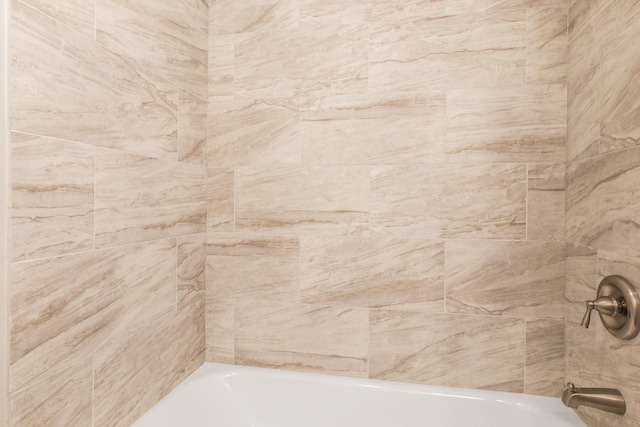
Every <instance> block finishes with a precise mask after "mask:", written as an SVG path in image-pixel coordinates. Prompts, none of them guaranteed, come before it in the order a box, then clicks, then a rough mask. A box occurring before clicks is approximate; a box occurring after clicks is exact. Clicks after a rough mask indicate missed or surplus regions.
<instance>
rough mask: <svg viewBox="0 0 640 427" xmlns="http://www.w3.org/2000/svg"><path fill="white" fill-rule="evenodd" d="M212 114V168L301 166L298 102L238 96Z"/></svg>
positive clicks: (210, 165) (210, 141) (213, 108)
mask: <svg viewBox="0 0 640 427" xmlns="http://www.w3.org/2000/svg"><path fill="white" fill-rule="evenodd" d="M209 112H210V117H209V152H208V163H207V164H208V165H209V167H230V166H261V165H287V164H289V165H291V164H294V165H295V164H299V163H300V102H299V100H298V99H279V100H273V101H269V100H255V99H249V98H242V97H237V98H236V100H235V102H231V103H220V104H214V105H212V106H211V108H210V110H209Z"/></svg>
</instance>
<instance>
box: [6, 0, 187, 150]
mask: <svg viewBox="0 0 640 427" xmlns="http://www.w3.org/2000/svg"><path fill="white" fill-rule="evenodd" d="M11 12H12V18H11V19H12V29H11V37H10V38H9V42H10V45H11V46H10V51H11V66H10V77H11V78H10V79H9V81H10V87H9V96H10V99H11V102H10V111H9V114H10V125H11V129H12V130H15V131H22V132H26V133H32V134H37V135H45V136H49V137H54V138H61V139H66V140H71V141H77V142H84V143H87V144H93V145H98V146H102V147H108V148H115V149H119V150H127V151H131V152H134V153H140V154H145V155H148V156H153V157H162V158H168V159H174V160H175V158H176V150H177V142H176V133H177V118H176V115H177V112H176V108H177V107H176V105H177V101H178V99H177V91H176V90H175V87H174V86H173V85H171V84H169V83H168V82H166V81H165V82H160V81H158V82H156V83H155V84H151V83H150V82H149V81H148V80H145V79H144V78H142V77H141V76H140V75H139V74H137V73H136V72H135V71H134V70H133V69H132V68H131V64H130V63H128V62H127V61H125V60H124V59H123V58H122V57H120V56H118V55H116V54H114V53H112V52H111V51H109V50H108V49H105V48H104V47H102V46H101V45H99V44H98V43H96V42H95V41H93V40H92V39H89V38H87V37H84V36H81V35H79V34H78V33H76V32H75V31H73V30H71V29H69V28H68V27H66V26H64V25H63V24H60V23H59V22H56V21H55V20H53V19H51V18H50V17H48V16H45V15H43V14H41V13H39V12H37V11H35V10H34V9H31V8H30V7H27V6H25V5H24V4H22V3H21V2H19V1H15V2H12V8H11Z"/></svg>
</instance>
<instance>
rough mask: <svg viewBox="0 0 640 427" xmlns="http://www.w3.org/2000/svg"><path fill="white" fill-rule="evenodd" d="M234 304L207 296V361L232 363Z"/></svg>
mask: <svg viewBox="0 0 640 427" xmlns="http://www.w3.org/2000/svg"><path fill="white" fill-rule="evenodd" d="M234 319H235V316H234V304H233V302H232V301H226V300H217V299H211V298H207V301H206V325H207V330H206V336H207V353H206V357H207V362H217V363H234V335H235V322H234Z"/></svg>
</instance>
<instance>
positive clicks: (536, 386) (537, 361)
mask: <svg viewBox="0 0 640 427" xmlns="http://www.w3.org/2000/svg"><path fill="white" fill-rule="evenodd" d="M561 309H562V308H561ZM526 329H527V331H526V334H527V335H526V340H527V353H526V365H525V382H524V392H525V393H527V394H540V395H543V396H554V397H561V396H562V392H563V390H564V385H565V382H564V372H565V369H564V357H565V350H564V345H565V339H564V336H565V335H564V319H558V320H554V319H538V320H527V325H526Z"/></svg>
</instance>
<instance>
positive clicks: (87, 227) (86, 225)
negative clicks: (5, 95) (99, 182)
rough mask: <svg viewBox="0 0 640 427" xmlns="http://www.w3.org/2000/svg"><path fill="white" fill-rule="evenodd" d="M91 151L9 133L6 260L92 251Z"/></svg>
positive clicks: (65, 143) (49, 140) (92, 159)
mask: <svg viewBox="0 0 640 427" xmlns="http://www.w3.org/2000/svg"><path fill="white" fill-rule="evenodd" d="M94 155H95V148H94V147H92V146H88V145H83V144H75V143H71V142H65V141H59V140H54V139H50V138H45V137H37V136H32V135H25V134H18V133H11V256H10V257H11V260H13V261H22V260H26V259H33V258H42V257H47V256H56V255H62V254H65V253H70V252H81V251H85V250H90V249H93V197H94V194H93V166H94Z"/></svg>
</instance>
